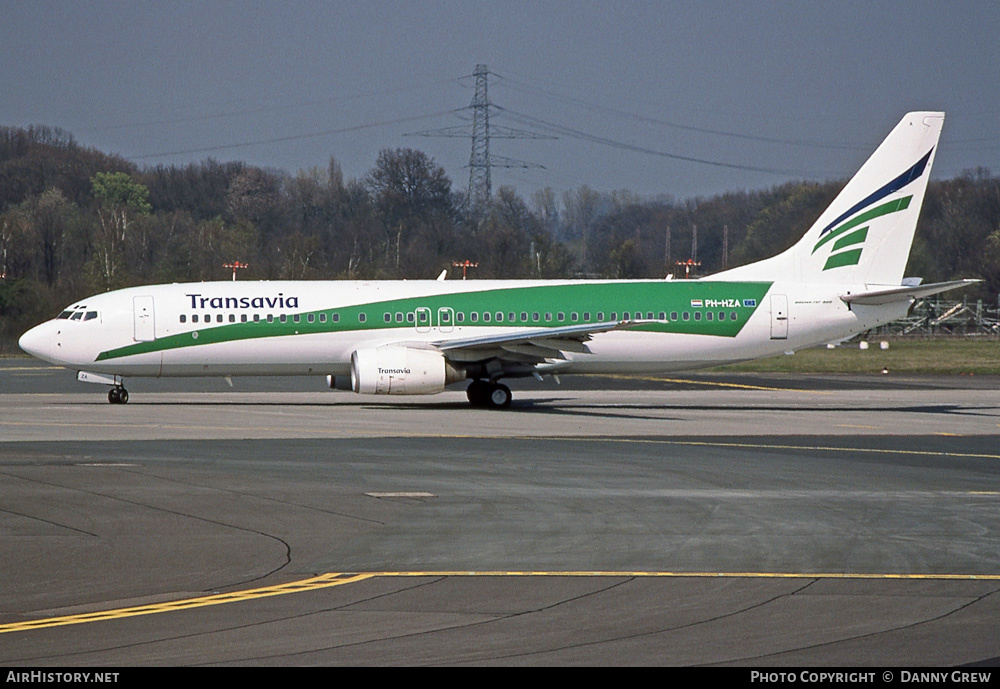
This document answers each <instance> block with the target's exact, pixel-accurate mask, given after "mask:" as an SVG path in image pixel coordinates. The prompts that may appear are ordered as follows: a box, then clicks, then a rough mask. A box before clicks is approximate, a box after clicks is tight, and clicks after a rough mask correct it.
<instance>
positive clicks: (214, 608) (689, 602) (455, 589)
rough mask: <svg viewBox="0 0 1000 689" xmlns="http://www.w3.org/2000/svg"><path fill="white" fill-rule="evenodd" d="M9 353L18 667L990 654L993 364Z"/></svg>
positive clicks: (995, 498)
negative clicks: (222, 358)
mask: <svg viewBox="0 0 1000 689" xmlns="http://www.w3.org/2000/svg"><path fill="white" fill-rule="evenodd" d="M127 383H128V388H129V392H130V395H131V400H130V402H129V403H128V404H127V405H110V404H108V402H107V398H106V389H105V388H103V386H97V385H88V384H85V383H77V382H76V381H75V380H74V374H73V372H70V371H65V370H62V369H57V368H53V367H49V366H47V365H45V364H41V363H36V362H33V361H31V360H28V359H7V360H0V485H2V491H0V495H2V501H0V533H2V534H4V536H3V549H2V551H3V555H2V560H0V576H2V580H3V582H4V584H3V587H2V588H0V663H2V664H3V665H5V666H20V667H40V666H60V667H71V666H92V667H102V666H103V667H128V666H150V665H164V666H175V665H184V666H225V665H239V666H255V665H266V666H273V665H277V666H299V665H405V666H417V665H446V666H458V665H476V666H489V665H501V666H503V665H672V666H679V665H702V666H705V665H715V666H719V665H735V666H743V667H763V666H767V667H774V666H796V667H814V666H880V667H923V666H944V665H949V666H951V665H995V664H997V663H998V662H1000V656H998V652H997V648H1000V622H998V620H1000V535H998V534H1000V528H998V527H1000V509H998V507H1000V442H998V440H1000V385H998V383H1000V379H997V378H995V377H981V376H976V377H964V376H963V377H929V376H910V377H900V376H894V375H888V376H879V375H872V376H804V375H798V376H785V375H779V374H774V375H751V374H743V375H718V374H671V375H664V376H650V377H643V378H605V377H602V378H593V379H571V378H568V377H567V378H564V379H563V380H562V383H563V384H562V385H556V384H555V383H554V382H552V381H549V380H547V381H545V382H544V383H542V384H539V383H537V382H535V381H534V380H532V379H529V380H526V381H516V382H515V383H516V387H515V385H512V387H514V395H515V397H514V403H513V405H512V408H511V409H510V410H508V411H492V410H485V409H474V408H471V407H470V406H469V405H468V403H467V402H466V401H465V394H464V391H462V390H461V389H458V390H456V391H448V392H445V393H443V394H441V395H436V396H427V397H364V396H358V395H354V394H353V393H342V392H333V391H329V390H324V389H323V380H322V379H321V378H319V379H311V378H310V379H265V378H253V379H234V381H233V383H234V386H233V387H232V388H230V387H229V386H228V385H227V384H226V383H225V382H224V381H221V380H219V379H211V380H209V379H205V380H198V379H184V380H140V379H136V380H130V381H127Z"/></svg>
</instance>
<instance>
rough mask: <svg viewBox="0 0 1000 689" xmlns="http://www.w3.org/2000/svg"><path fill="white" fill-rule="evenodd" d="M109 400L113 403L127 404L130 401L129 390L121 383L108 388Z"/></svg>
mask: <svg viewBox="0 0 1000 689" xmlns="http://www.w3.org/2000/svg"><path fill="white" fill-rule="evenodd" d="M108 402H111V404H125V403H126V402H128V390H126V389H125V388H124V387H122V386H121V385H116V386H114V387H113V388H111V389H110V390H108Z"/></svg>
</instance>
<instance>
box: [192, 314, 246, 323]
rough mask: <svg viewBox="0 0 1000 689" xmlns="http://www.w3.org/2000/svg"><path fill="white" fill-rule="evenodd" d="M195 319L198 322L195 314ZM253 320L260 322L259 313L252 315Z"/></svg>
mask: <svg viewBox="0 0 1000 689" xmlns="http://www.w3.org/2000/svg"><path fill="white" fill-rule="evenodd" d="M195 319H196V320H195V323H197V322H198V321H197V316H195ZM253 322H254V323H260V314H259V313H255V314H254V315H253Z"/></svg>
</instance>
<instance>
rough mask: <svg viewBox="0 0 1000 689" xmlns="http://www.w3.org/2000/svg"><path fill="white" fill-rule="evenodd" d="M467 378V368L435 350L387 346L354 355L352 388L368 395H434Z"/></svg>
mask: <svg viewBox="0 0 1000 689" xmlns="http://www.w3.org/2000/svg"><path fill="white" fill-rule="evenodd" d="M464 379H465V370H464V369H460V368H456V367H455V366H452V365H451V364H450V363H449V362H448V361H447V360H446V359H445V358H444V355H443V354H442V353H441V352H438V351H435V350H433V349H414V348H411V347H401V346H399V345H386V346H384V347H370V348H366V349H358V350H356V351H355V352H354V353H353V354H351V388H352V389H353V390H354V392H360V393H363V394H367V395H433V394H436V393H438V392H441V391H443V390H444V386H446V385H448V384H450V383H456V382H458V381H460V380H464Z"/></svg>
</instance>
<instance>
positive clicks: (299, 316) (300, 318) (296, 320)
mask: <svg viewBox="0 0 1000 689" xmlns="http://www.w3.org/2000/svg"><path fill="white" fill-rule="evenodd" d="M292 320H293V321H295V322H296V323H301V322H302V316H301V315H299V314H295V315H294V316H292Z"/></svg>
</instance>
